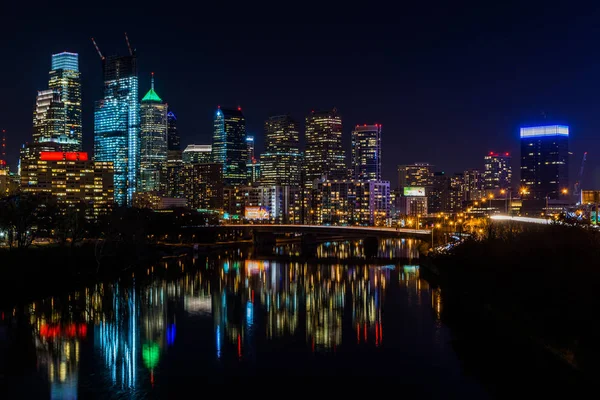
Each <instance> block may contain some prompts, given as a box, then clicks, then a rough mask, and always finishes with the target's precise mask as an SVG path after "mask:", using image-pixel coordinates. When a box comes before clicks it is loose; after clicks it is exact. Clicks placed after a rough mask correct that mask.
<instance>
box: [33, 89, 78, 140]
mask: <svg viewBox="0 0 600 400" xmlns="http://www.w3.org/2000/svg"><path fill="white" fill-rule="evenodd" d="M64 127H65V104H64V103H63V102H62V101H60V94H59V93H58V91H56V90H53V89H50V90H42V91H39V92H38V95H37V98H36V102H35V110H34V112H33V142H34V143H49V142H54V143H58V141H59V140H61V139H66V138H65V129H64ZM68 150H71V149H68Z"/></svg>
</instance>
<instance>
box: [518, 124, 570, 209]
mask: <svg viewBox="0 0 600 400" xmlns="http://www.w3.org/2000/svg"><path fill="white" fill-rule="evenodd" d="M520 136H521V188H522V190H523V192H524V193H525V194H524V195H525V198H530V199H537V200H542V199H545V198H548V199H558V198H559V196H561V193H562V191H563V190H565V189H567V188H568V187H569V169H568V157H569V127H568V126H565V125H547V126H532V127H525V128H521V135H520Z"/></svg>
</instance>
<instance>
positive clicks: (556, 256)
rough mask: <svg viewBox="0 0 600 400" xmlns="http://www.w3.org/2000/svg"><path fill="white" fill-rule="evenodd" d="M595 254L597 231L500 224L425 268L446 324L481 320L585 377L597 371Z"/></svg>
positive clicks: (598, 252)
mask: <svg viewBox="0 0 600 400" xmlns="http://www.w3.org/2000/svg"><path fill="white" fill-rule="evenodd" d="M598 257H600V234H599V233H598V232H596V231H595V230H586V229H582V228H580V227H569V226H559V225H551V226H545V227H536V228H531V229H522V228H519V229H516V228H515V227H513V226H510V225H507V224H503V225H502V224H501V225H493V226H492V227H491V228H490V230H489V232H488V235H487V236H486V237H485V238H484V239H482V240H467V241H466V242H465V243H464V244H462V245H460V246H457V247H456V248H454V249H452V250H451V251H450V252H448V253H447V254H439V255H432V256H429V257H427V258H425V259H423V261H422V266H423V269H424V272H425V277H426V278H427V279H428V280H430V281H431V282H432V283H434V284H438V285H439V286H440V287H441V289H442V292H443V293H444V302H445V312H446V319H447V320H448V322H447V323H448V324H449V325H455V326H457V327H458V328H459V329H460V328H461V327H462V328H464V329H469V327H472V326H473V324H474V323H475V324H481V323H485V324H487V325H489V326H490V327H491V328H490V329H494V330H495V331H501V332H502V334H503V335H504V336H505V337H507V338H509V337H510V338H511V340H513V339H515V340H519V341H520V342H527V343H529V344H530V345H531V346H535V347H537V348H538V349H544V351H545V352H547V353H548V354H552V355H553V356H554V358H555V359H557V360H560V361H561V362H562V363H563V364H564V365H568V366H569V368H571V369H573V370H575V371H578V373H581V374H582V375H583V376H587V377H590V376H593V375H595V374H596V373H597V372H598V371H599V369H600V368H599V363H598V360H599V358H598V356H600V343H599V342H598V337H599V334H600V318H599V317H598V316H597V313H596V311H597V310H598V306H599V305H600V301H599V300H600V295H598V293H597V292H596V286H597V284H598V282H599V281H600V270H599V269H598V268H597V266H596V265H597V260H598V259H599V258H598ZM464 329H463V330H464Z"/></svg>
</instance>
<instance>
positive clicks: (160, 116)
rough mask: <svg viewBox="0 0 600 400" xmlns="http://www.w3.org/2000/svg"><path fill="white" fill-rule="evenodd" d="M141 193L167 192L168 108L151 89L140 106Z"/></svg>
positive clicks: (139, 188)
mask: <svg viewBox="0 0 600 400" xmlns="http://www.w3.org/2000/svg"><path fill="white" fill-rule="evenodd" d="M140 132H141V135H140V177H139V187H138V191H140V192H157V193H163V194H164V193H165V192H166V190H167V176H166V175H167V105H166V104H164V103H163V101H162V99H161V98H160V97H159V96H158V94H157V93H156V91H154V74H152V81H151V85H150V90H148V93H146V95H145V96H144V97H143V98H142V103H141V105H140Z"/></svg>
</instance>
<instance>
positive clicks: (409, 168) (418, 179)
mask: <svg viewBox="0 0 600 400" xmlns="http://www.w3.org/2000/svg"><path fill="white" fill-rule="evenodd" d="M432 183H433V165H429V164H427V163H416V164H410V165H399V166H398V187H399V188H400V189H402V188H405V187H410V186H416V187H428V186H431V185H432Z"/></svg>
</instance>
